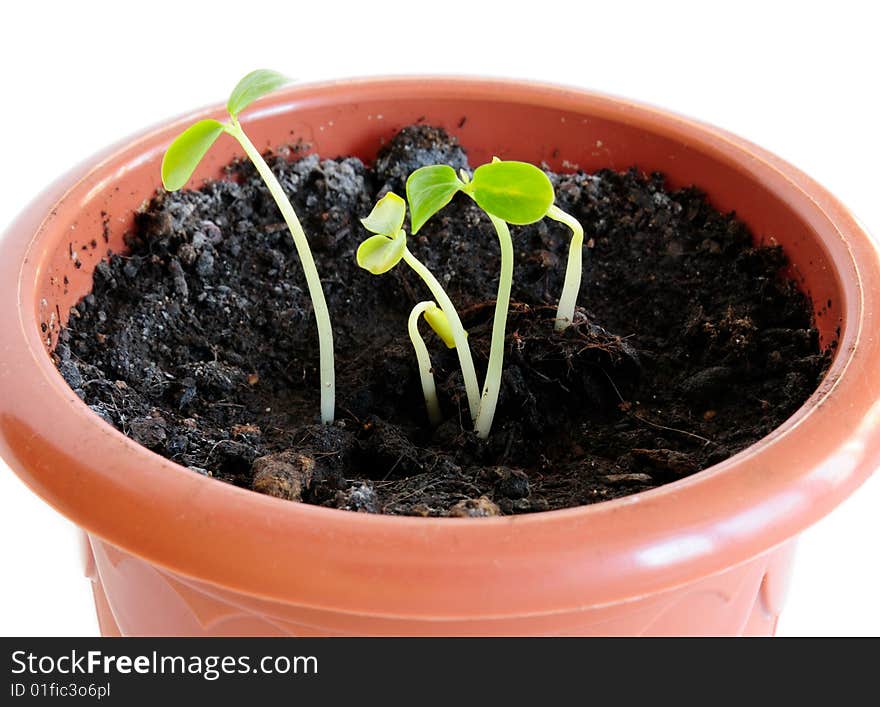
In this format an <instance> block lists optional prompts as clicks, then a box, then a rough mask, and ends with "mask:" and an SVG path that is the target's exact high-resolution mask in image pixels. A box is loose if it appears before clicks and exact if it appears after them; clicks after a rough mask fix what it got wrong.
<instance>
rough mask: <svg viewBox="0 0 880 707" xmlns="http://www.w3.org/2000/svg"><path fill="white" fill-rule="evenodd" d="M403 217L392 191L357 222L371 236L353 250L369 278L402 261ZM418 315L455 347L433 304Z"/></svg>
mask: <svg viewBox="0 0 880 707" xmlns="http://www.w3.org/2000/svg"><path fill="white" fill-rule="evenodd" d="M404 218H406V202H405V201H404V200H403V199H401V198H400V197H399V196H398V195H397V194H395V193H394V192H388V193H387V194H386V195H385V196H383V197H382V198H381V199H379V201H377V202H376V205H375V206H374V207H373V210H372V211H371V212H370V215H369V216H367V217H366V218H362V219H361V223H362V224H363V225H364V228H366V229H367V230H368V231H370V232H371V233H375V234H376V235H374V236H370V237H369V238H367V239H366V240H365V241H364V242H363V243H361V244H360V246H358V249H357V263H358V265H360V266H361V267H362V268H363V269H364V270H369V271H370V272H371V273H373V275H382V274H384V273H386V272H388V271H389V270H391V268H393V267H394V266H395V265H397V264H398V263H399V262H400V261H401V260H402V259H403V255H404V252H405V251H406V231H404V230H403V220H404ZM422 316H423V317H424V318H425V321H426V322H428V325H429V326H430V327H431V328H432V329H433V330H434V331H435V332H436V333H437V336H439V337H440V338H441V339H442V340H443V343H444V344H446V346H448V347H449V348H450V349H454V348H455V337H454V336H453V335H452V326H451V325H450V324H449V319H447V317H446V314H445V313H444V312H443V310H442V309H440V307H438V306H436V305H434V306H433V307H430V308H428V309H426V310H425V311H424V312H423V313H422Z"/></svg>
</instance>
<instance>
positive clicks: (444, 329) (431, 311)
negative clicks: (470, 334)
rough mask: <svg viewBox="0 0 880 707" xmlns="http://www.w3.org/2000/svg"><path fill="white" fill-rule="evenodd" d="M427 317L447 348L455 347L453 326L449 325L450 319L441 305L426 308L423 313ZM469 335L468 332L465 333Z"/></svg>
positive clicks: (426, 319)
mask: <svg viewBox="0 0 880 707" xmlns="http://www.w3.org/2000/svg"><path fill="white" fill-rule="evenodd" d="M423 316H424V317H425V321H426V322H428V324H429V325H430V327H431V328H432V329H433V330H434V331H435V332H436V334H437V336H439V337H440V338H441V339H442V340H443V343H444V344H446V347H447V348H450V349H454V348H455V337H454V336H453V335H452V327H451V326H450V325H449V319H447V318H446V313H445V312H444V311H443V310H442V309H440V307H436V306H435V307H430V308H428V309H426V310H425V313H424V315H423ZM464 335H465V336H467V332H465V333H464Z"/></svg>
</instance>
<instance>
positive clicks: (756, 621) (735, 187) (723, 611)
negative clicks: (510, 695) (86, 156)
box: [0, 77, 880, 635]
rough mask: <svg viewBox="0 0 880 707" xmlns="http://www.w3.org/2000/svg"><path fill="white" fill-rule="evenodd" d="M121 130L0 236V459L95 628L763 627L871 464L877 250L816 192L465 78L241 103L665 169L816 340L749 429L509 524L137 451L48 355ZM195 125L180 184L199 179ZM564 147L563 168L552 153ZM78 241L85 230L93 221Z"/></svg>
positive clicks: (127, 210)
mask: <svg viewBox="0 0 880 707" xmlns="http://www.w3.org/2000/svg"><path fill="white" fill-rule="evenodd" d="M207 116H213V117H221V116H222V112H221V109H220V108H219V107H217V108H212V109H210V110H207V111H202V112H200V113H198V114H195V115H190V116H187V117H186V118H185V119H183V120H180V121H175V122H173V123H171V124H169V125H166V126H163V127H161V128H159V129H155V130H151V131H148V132H145V133H143V134H141V135H139V136H137V137H136V138H134V139H133V140H130V141H128V142H127V143H125V144H124V145H121V146H117V147H115V148H112V149H110V150H108V151H107V152H105V153H104V154H102V155H101V156H99V157H96V158H95V159H93V160H91V161H90V162H89V163H87V164H86V165H84V166H83V167H81V168H80V169H77V170H75V171H74V172H73V173H71V174H69V175H68V176H65V177H64V178H62V179H61V180H59V181H58V182H57V183H56V184H54V185H53V186H52V187H51V188H49V189H48V190H47V191H46V192H45V193H44V194H43V195H42V196H41V197H39V198H38V199H37V200H36V201H35V202H34V203H33V204H32V205H31V206H30V207H29V208H28V209H27V210H26V211H25V212H24V213H23V214H22V216H21V217H20V218H19V219H18V220H17V221H16V222H15V223H14V224H13V225H12V227H11V229H10V231H9V233H8V234H7V235H6V237H5V239H4V240H3V241H2V247H0V303H2V306H0V332H2V344H0V453H2V456H3V458H4V459H5V460H6V461H7V462H8V463H9V465H10V467H12V468H13V469H14V470H15V471H16V472H17V473H18V474H19V475H20V476H21V477H22V478H23V479H24V481H25V482H26V483H27V484H28V485H30V486H31V488H33V490H34V491H35V492H36V493H38V494H39V495H40V496H42V497H43V498H44V499H45V500H46V501H47V502H48V503H50V504H52V505H53V506H54V507H55V508H56V509H58V511H60V512H61V513H63V514H64V515H66V516H67V517H69V518H70V519H72V520H73V521H74V522H75V523H77V524H78V525H79V526H80V527H81V528H82V529H83V530H84V533H85V537H86V539H87V544H86V547H87V556H88V562H87V573H88V575H89V577H90V578H91V580H92V582H93V588H94V594H95V602H96V605H97V609H98V615H99V618H100V623H101V630H102V631H103V633H104V634H107V635H116V634H119V633H122V634H127V635H135V634H187V635H203V634H295V635H315V634H320V635H325V634H384V635H387V634H394V635H400V634H416V635H439V634H542V635H546V634H670V633H671V634H770V633H772V632H773V631H774V628H775V625H776V620H777V617H778V615H779V612H780V609H781V607H782V602H783V598H784V595H785V588H786V583H787V581H788V577H789V570H790V561H791V555H792V548H793V544H794V540H795V538H796V536H797V535H798V533H800V531H801V530H803V529H804V528H805V527H806V526H808V525H809V524H811V523H812V522H814V521H816V520H817V519H818V518H820V517H821V516H823V515H824V514H826V513H828V512H829V511H830V510H831V509H832V508H833V507H834V506H835V505H837V504H838V503H840V502H841V501H842V500H843V499H844V498H845V497H846V496H847V495H848V494H849V493H850V492H852V491H853V490H854V489H855V488H856V487H857V486H858V485H859V484H860V483H861V482H862V481H864V480H865V478H866V477H867V476H868V475H869V474H870V473H871V471H872V470H873V469H874V468H875V467H876V466H877V464H878V461H880V434H878V424H880V406H878V404H877V400H878V397H880V337H877V336H874V335H872V334H873V333H874V332H876V331H878V329H880V321H878V316H880V290H878V289H877V288H876V287H874V288H870V287H866V286H865V283H872V282H878V281H880V260H878V254H877V251H876V250H875V248H874V246H873V245H872V243H871V241H870V240H869V238H868V236H867V235H866V234H865V232H864V231H863V229H862V228H861V227H860V226H859V224H858V223H857V222H856V221H855V220H854V219H853V217H852V216H851V215H850V214H849V213H848V212H847V210H846V209H845V208H844V207H843V206H841V204H840V203H838V202H837V201H836V200H835V199H834V198H833V197H832V196H831V195H830V194H829V193H828V192H826V191H825V190H824V189H823V188H822V187H820V186H819V185H818V184H816V183H815V182H813V181H812V180H811V179H810V178H809V177H807V176H805V175H804V174H802V173H800V172H799V171H797V170H796V169H794V168H792V167H791V166H789V165H788V164H786V163H784V162H783V161H782V160H780V159H778V158H777V157H774V156H773V155H771V154H769V153H767V152H765V151H764V150H762V149H760V148H757V147H755V146H754V145H751V144H749V143H748V142H746V141H744V140H741V139H739V138H737V137H734V136H732V135H730V134H728V133H725V132H723V131H721V130H718V129H715V128H712V127H709V126H706V125H702V124H700V123H696V122H693V121H691V120H687V119H684V118H680V117H678V116H675V115H671V114H669V113H665V112H663V111H660V110H656V109H653V108H649V107H645V106H640V105H637V104H633V103H631V102H629V101H625V100H620V99H616V98H609V97H606V96H598V95H594V94H590V93H585V92H581V91H575V90H570V89H565V88H557V87H550V86H542V85H533V84H523V83H513V82H503V81H487V80H472V79H445V78H441V79H426V78H423V77H420V78H404V79H390V80H388V79H375V80H374V79H370V80H360V81H345V82H339V83H325V84H320V85H311V86H300V87H296V88H292V89H290V90H286V91H284V92H281V93H280V94H278V95H275V96H274V97H272V98H270V99H268V100H266V101H265V102H263V103H261V104H258V106H256V107H255V108H254V109H253V110H252V111H251V113H250V115H249V116H247V128H248V131H249V133H250V134H251V136H252V137H253V138H254V141H255V142H256V143H257V145H258V146H263V147H271V146H275V145H277V144H280V143H284V142H285V141H289V140H290V138H291V131H294V132H293V135H294V136H295V137H301V138H303V139H304V140H306V141H308V142H311V143H312V144H313V145H314V147H315V149H316V151H317V152H319V153H320V154H322V155H326V156H335V155H339V154H343V155H348V154H355V155H359V156H361V157H362V158H364V159H367V160H369V159H370V158H372V157H373V152H374V151H375V149H376V146H377V145H379V143H380V140H381V139H383V138H389V137H390V136H391V135H392V134H393V132H394V131H395V130H396V129H398V128H400V127H402V126H404V125H407V124H409V123H412V122H415V121H416V120H418V119H419V118H422V117H424V118H425V119H427V121H429V122H431V123H435V124H440V125H443V126H445V127H447V128H449V129H450V130H451V131H452V132H453V133H455V134H456V135H457V136H459V138H460V140H461V142H462V144H463V145H464V146H465V148H466V149H467V150H468V151H469V154H470V157H471V161H472V162H473V163H475V164H478V163H480V162H481V161H485V160H487V159H489V158H491V157H492V155H496V154H497V155H499V156H500V157H502V158H510V159H524V160H528V161H531V162H540V161H542V160H543V161H546V162H547V163H549V164H550V165H551V166H552V167H554V168H557V169H559V168H563V167H564V166H565V165H569V166H570V165H572V164H576V165H579V166H580V167H582V168H584V169H587V170H592V169H597V168H600V167H612V168H616V169H624V168H627V167H629V166H630V165H632V164H637V165H639V167H640V168H642V169H643V170H645V171H651V170H661V171H663V172H665V173H666V174H667V175H668V177H669V180H670V182H671V184H672V186H674V187H675V186H683V185H687V184H691V183H695V184H697V185H699V186H700V187H702V188H703V189H705V190H706V191H707V192H708V194H709V196H710V200H711V201H712V203H713V205H714V206H716V207H717V208H719V209H721V210H730V209H736V211H737V214H738V215H739V216H740V217H741V218H742V219H743V220H744V221H745V222H746V223H748V225H749V226H750V227H751V228H752V230H753V232H754V233H756V234H758V235H759V236H761V237H764V238H767V239H773V240H775V241H776V242H778V243H780V244H782V245H783V246H784V248H785V250H786V252H787V253H788V255H789V256H790V258H791V261H792V264H791V267H790V272H791V274H792V275H793V276H794V277H796V278H797V279H798V280H799V282H800V283H801V284H802V286H803V288H804V290H805V291H806V292H807V293H809V295H810V296H811V298H812V300H813V302H814V305H815V310H816V312H817V319H816V325H817V327H818V328H819V330H820V333H821V341H822V343H823V345H827V344H828V343H829V342H831V341H833V340H836V341H837V347H836V354H835V358H834V361H833V364H832V366H831V369H830V371H829V372H828V375H827V377H826V378H825V380H824V382H823V383H822V385H821V387H820V389H819V390H818V391H816V392H815V394H813V395H812V397H810V399H809V400H808V402H807V403H806V404H805V405H804V406H803V407H802V408H801V409H800V410H799V411H798V412H797V413H796V414H795V415H794V416H792V417H791V419H789V420H788V421H787V422H785V424H783V425H782V426H781V427H779V428H778V429H777V430H776V431H775V432H774V433H773V434H771V435H770V436H768V437H767V438H765V439H763V440H761V441H760V442H758V443H757V444H755V445H753V446H752V447H750V448H748V449H746V450H745V451H743V452H741V453H739V454H737V455H736V456H734V457H733V458H731V459H728V460H727V461H725V462H723V463H721V464H718V465H716V466H714V467H712V468H711V469H709V470H706V471H704V472H701V473H699V474H696V475H694V476H692V477H690V478H687V479H684V480H682V481H678V482H676V483H672V484H669V485H667V486H663V487H662V488H658V489H655V490H652V491H649V492H646V493H640V494H636V495H633V496H630V497H627V498H622V499H618V500H614V501H608V502H603V503H599V504H596V505H593V506H588V507H582V508H574V509H569V510H563V511H553V512H546V513H538V514H534V515H529V516H518V517H505V518H487V519H449V518H441V519H422V518H405V517H390V516H373V515H365V514H357V513H351V512H346V511H339V510H330V509H325V508H320V507H314V506H308V505H302V504H296V503H291V502H286V501H280V500H278V499H275V498H270V497H267V496H262V495H259V494H256V493H252V492H250V491H246V490H243V489H240V488H236V487H234V486H231V485H227V484H224V483H220V482H218V481H215V480H212V479H210V478H205V477H202V476H199V475H198V474H194V473H192V472H191V471H188V470H186V469H184V468H182V467H179V466H177V465H175V464H174V463H172V462H171V461H169V460H167V459H164V458H162V457H160V456H158V455H156V454H154V453H152V452H150V451H148V450H147V449H145V448H143V447H140V446H138V445H137V444H136V443H135V442H133V441H132V440H130V439H128V438H126V437H125V436H124V435H122V434H121V433H120V432H118V431H116V430H115V429H113V428H111V427H110V426H109V425H107V424H106V423H104V422H103V421H102V420H101V419H100V418H99V417H98V416H96V415H95V414H93V413H92V412H91V411H90V410H89V409H88V408H87V407H86V406H85V404H84V403H83V402H82V401H81V400H80V399H79V398H77V397H76V395H74V393H73V392H72V391H71V390H70V388H69V387H68V386H67V385H66V384H65V382H64V381H63V380H62V378H61V376H60V375H59V374H58V372H57V371H56V370H55V367H54V366H53V364H52V362H51V360H50V357H49V355H48V352H49V351H50V350H51V349H52V347H53V346H54V344H55V342H56V338H57V334H58V330H59V327H60V326H61V325H62V324H63V323H64V322H65V320H66V318H67V314H68V311H69V310H70V308H71V307H72V306H73V305H74V304H75V303H76V302H77V300H79V299H80V298H81V297H82V296H83V295H85V294H86V293H87V292H88V291H89V289H90V287H91V281H92V272H93V270H94V268H95V265H96V264H97V263H98V262H99V261H100V260H101V259H102V258H104V257H105V256H106V255H107V253H108V251H110V250H113V251H117V252H118V251H121V250H123V248H124V246H123V235H124V234H125V232H126V231H127V230H128V229H129V228H130V227H131V225H132V212H133V211H134V210H135V209H137V208H138V207H139V206H140V205H141V203H142V202H143V201H144V200H145V199H146V198H148V197H149V196H150V195H151V194H152V193H153V192H154V190H155V189H157V188H158V187H159V184H160V180H159V162H160V160H161V157H162V153H163V150H164V148H165V146H166V145H167V144H168V143H169V141H170V140H171V138H172V137H173V136H174V135H176V134H177V133H178V132H179V131H180V130H181V129H182V128H183V127H185V126H186V125H189V123H190V122H192V120H193V118H195V117H198V118H201V117H207ZM236 148H237V145H236V144H235V143H234V142H233V141H232V140H228V139H222V140H220V141H219V143H218V144H217V146H216V147H215V149H214V150H212V151H211V152H210V153H209V154H208V157H207V159H206V161H205V162H204V163H203V165H202V167H201V168H200V171H199V173H198V174H197V175H196V180H195V181H194V182H193V184H194V185H196V184H198V183H199V182H200V180H202V179H205V178H208V177H218V176H220V168H221V167H222V166H223V165H224V164H226V163H227V162H228V161H229V160H230V159H231V158H232V157H233V156H234V155H235V150H236ZM563 161H565V162H563ZM102 234H103V237H102Z"/></svg>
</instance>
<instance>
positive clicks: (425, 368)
mask: <svg viewBox="0 0 880 707" xmlns="http://www.w3.org/2000/svg"><path fill="white" fill-rule="evenodd" d="M436 306H437V305H436V304H434V303H433V302H429V301H426V302H419V303H418V304H417V305H416V306H415V307H413V308H412V312H410V314H409V322H408V324H407V329H408V330H409V338H410V340H411V341H412V345H413V348H414V349H415V351H416V360H417V361H418V363H419V377H420V378H421V380H422V393H424V395H425V407H427V408H428V421H429V422H430V423H431V425H432V426H433V427H436V426H437V425H439V424H440V423H441V422H442V421H443V416H442V415H441V414H440V403H439V402H438V401H437V388H436V386H435V385H434V373H433V371H432V369H431V356H430V354H429V353H428V347H427V346H425V340H424V339H422V335H421V334H420V333H419V319H420V318H421V316H422V314H423V313H424V312H426V311H427V310H429V309H431V308H433V307H436Z"/></svg>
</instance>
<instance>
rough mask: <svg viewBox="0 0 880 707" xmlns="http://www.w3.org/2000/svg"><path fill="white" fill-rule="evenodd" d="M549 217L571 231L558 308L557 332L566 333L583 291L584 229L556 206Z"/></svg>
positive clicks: (551, 208)
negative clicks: (579, 295)
mask: <svg viewBox="0 0 880 707" xmlns="http://www.w3.org/2000/svg"><path fill="white" fill-rule="evenodd" d="M547 216H548V217H549V218H552V219H553V220H554V221H559V222H560V223H564V224H565V225H566V226H568V227H569V229H570V230H571V243H570V244H569V246H568V264H567V265H566V267H565V282H564V283H563V285H562V294H561V295H559V305H558V307H557V308H556V324H555V328H556V331H564V330H565V329H566V328H568V326H569V325H571V323H572V322H573V321H574V308H575V305H576V304H577V298H578V293H579V292H580V290H581V270H582V267H583V248H584V229H583V226H581V224H580V222H579V221H578V220H577V219H576V218H574V217H573V216H571V215H569V214H567V213H565V211H563V210H562V209H560V208H559V207H558V206H556V204H553V206H551V207H550V208H549V209H548V211H547Z"/></svg>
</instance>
